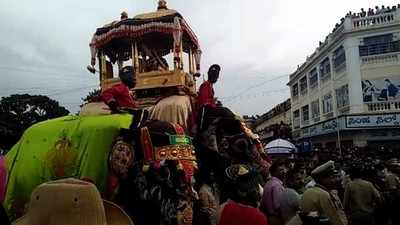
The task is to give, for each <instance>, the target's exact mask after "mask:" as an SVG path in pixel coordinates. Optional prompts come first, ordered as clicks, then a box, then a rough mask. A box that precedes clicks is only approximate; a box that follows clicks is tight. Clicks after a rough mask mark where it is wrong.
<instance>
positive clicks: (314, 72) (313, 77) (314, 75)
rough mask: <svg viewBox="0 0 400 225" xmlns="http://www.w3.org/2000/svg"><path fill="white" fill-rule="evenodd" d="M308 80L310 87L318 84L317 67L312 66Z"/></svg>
mask: <svg viewBox="0 0 400 225" xmlns="http://www.w3.org/2000/svg"><path fill="white" fill-rule="evenodd" d="M309 82H310V88H315V87H317V86H318V73H317V68H314V69H313V70H311V72H310V75H309Z"/></svg>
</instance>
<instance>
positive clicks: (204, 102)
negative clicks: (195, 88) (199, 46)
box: [197, 64, 221, 108]
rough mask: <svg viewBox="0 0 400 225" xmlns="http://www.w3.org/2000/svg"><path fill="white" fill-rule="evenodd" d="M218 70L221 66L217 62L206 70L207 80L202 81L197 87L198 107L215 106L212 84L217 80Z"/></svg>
mask: <svg viewBox="0 0 400 225" xmlns="http://www.w3.org/2000/svg"><path fill="white" fill-rule="evenodd" d="M220 70H221V67H220V66H219V65H217V64H214V65H212V66H210V69H209V70H208V80H206V81H204V83H203V84H201V86H200V88H199V96H198V98H197V104H198V106H199V108H202V107H204V106H210V107H213V108H215V107H216V99H215V97H214V88H213V84H215V83H216V82H217V81H218V78H219V71H220Z"/></svg>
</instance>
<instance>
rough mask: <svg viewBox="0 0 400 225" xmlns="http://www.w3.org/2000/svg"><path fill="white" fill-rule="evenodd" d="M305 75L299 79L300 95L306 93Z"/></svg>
mask: <svg viewBox="0 0 400 225" xmlns="http://www.w3.org/2000/svg"><path fill="white" fill-rule="evenodd" d="M307 88H308V87H307V76H304V77H303V78H301V79H300V93H301V95H306V94H307Z"/></svg>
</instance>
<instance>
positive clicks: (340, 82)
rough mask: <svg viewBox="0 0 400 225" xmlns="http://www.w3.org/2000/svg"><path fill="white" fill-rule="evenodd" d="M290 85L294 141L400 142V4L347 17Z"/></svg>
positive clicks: (330, 144) (325, 143)
mask: <svg viewBox="0 0 400 225" xmlns="http://www.w3.org/2000/svg"><path fill="white" fill-rule="evenodd" d="M288 86H289V87H290V90H291V101H292V107H291V117H292V133H293V138H294V139H295V140H298V141H309V142H311V143H312V144H313V145H314V146H315V147H328V148H330V147H332V148H333V147H345V146H360V147H364V146H367V145H382V144H389V145H390V144H393V143H398V144H400V9H394V10H391V11H390V12H385V13H380V14H377V15H370V16H363V17H355V16H351V15H350V16H346V17H345V18H344V19H343V20H342V23H341V24H340V25H337V27H336V28H335V30H334V31H333V32H332V33H331V34H329V35H328V36H327V37H326V40H325V42H320V45H319V46H318V48H317V49H316V51H315V52H314V53H313V54H312V55H311V56H309V57H307V61H306V62H305V63H304V64H303V65H301V66H299V67H298V69H297V70H296V71H295V72H294V73H293V74H291V75H290V81H289V83H288ZM339 143H340V145H339Z"/></svg>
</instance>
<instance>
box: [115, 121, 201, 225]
mask: <svg viewBox="0 0 400 225" xmlns="http://www.w3.org/2000/svg"><path fill="white" fill-rule="evenodd" d="M195 160H196V152H195V149H194V147H193V145H192V139H191V137H189V136H186V135H185V133H184V129H183V128H182V127H181V126H179V125H176V124H171V123H168V122H163V121H157V120H150V121H145V122H143V123H140V124H137V123H136V124H135V123H132V125H131V127H130V129H123V130H122V131H121V135H120V136H119V138H118V139H117V142H116V144H115V145H114V148H113V150H112V152H111V154H110V158H109V164H110V168H111V172H112V175H113V177H114V179H113V180H115V181H116V182H113V183H115V185H114V186H113V188H112V189H111V193H112V196H113V200H114V201H115V202H116V203H117V204H119V205H121V206H122V207H123V208H124V209H125V211H126V212H127V213H128V214H129V215H130V216H131V217H132V219H133V221H134V223H135V224H139V225H140V224H146V225H147V224H149V225H152V224H154V225H158V224H161V225H175V224H177V225H181V224H182V225H189V224H192V215H193V211H192V210H193V207H192V206H193V203H194V201H195V199H196V198H197V194H196V192H195V191H194V190H193V182H194V180H193V175H194V172H195V170H196V167H197V164H196V162H195Z"/></svg>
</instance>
